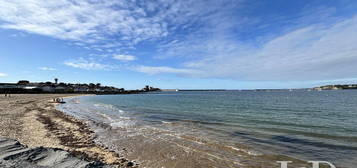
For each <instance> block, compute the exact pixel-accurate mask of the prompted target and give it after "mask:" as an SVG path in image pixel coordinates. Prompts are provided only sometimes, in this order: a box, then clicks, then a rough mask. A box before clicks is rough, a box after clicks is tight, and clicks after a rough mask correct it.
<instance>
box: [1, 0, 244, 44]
mask: <svg viewBox="0 0 357 168" xmlns="http://www.w3.org/2000/svg"><path fill="white" fill-rule="evenodd" d="M235 4H238V3H237V1H236V2H235V3H232V2H231V1H229V0H224V1H219V2H218V1H215V0H210V1H207V0H187V1H172V0H168V1H166V0H161V1H158V2H149V1H117V0H107V1H92V0H80V1H72V0H56V1H47V0H2V1H0V7H1V10H0V28H5V29H15V30H22V31H26V32H30V33H36V34H41V35H46V36H51V37H55V38H59V39H64V40H74V41H80V42H85V43H90V44H94V43H99V44H96V47H90V48H93V49H97V50H99V49H102V48H108V46H110V48H118V47H122V48H127V47H132V46H133V45H135V44H137V43H139V42H141V41H145V40H148V41H153V40H157V39H162V38H163V37H167V36H169V35H170V33H171V35H172V34H175V33H172V32H175V30H177V29H180V28H184V29H187V28H188V27H190V25H193V24H194V23H195V22H197V21H200V20H202V19H204V21H202V23H208V22H210V20H212V19H210V18H209V17H208V16H209V15H210V14H211V13H214V12H215V11H217V10H218V9H221V8H222V7H223V6H226V7H227V6H231V7H233V6H235ZM220 19H222V18H220ZM173 36H175V35H173Z"/></svg>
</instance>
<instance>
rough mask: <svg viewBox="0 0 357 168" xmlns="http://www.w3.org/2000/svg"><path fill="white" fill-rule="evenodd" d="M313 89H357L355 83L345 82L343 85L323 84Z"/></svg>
mask: <svg viewBox="0 0 357 168" xmlns="http://www.w3.org/2000/svg"><path fill="white" fill-rule="evenodd" d="M313 89H314V90H343V89H357V84H348V85H347V84H345V85H325V86H319V87H314V88H313Z"/></svg>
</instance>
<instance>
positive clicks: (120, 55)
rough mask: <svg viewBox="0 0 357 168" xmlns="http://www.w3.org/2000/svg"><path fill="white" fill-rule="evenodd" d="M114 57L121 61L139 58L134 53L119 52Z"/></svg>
mask: <svg viewBox="0 0 357 168" xmlns="http://www.w3.org/2000/svg"><path fill="white" fill-rule="evenodd" d="M113 58H114V59H116V60H119V61H134V60H136V59H137V58H136V57H135V56H133V55H125V54H117V55H114V56H113Z"/></svg>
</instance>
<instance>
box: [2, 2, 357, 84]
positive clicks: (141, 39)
mask: <svg viewBox="0 0 357 168" xmlns="http://www.w3.org/2000/svg"><path fill="white" fill-rule="evenodd" d="M0 9H1V10H0V44H1V45H0V62H1V66H0V82H16V81H18V80H21V79H28V80H30V81H49V80H52V79H53V78H55V77H57V78H59V79H60V81H62V82H71V83H77V82H85V83H89V82H95V83H97V82H100V83H102V84H104V85H114V86H117V87H124V88H127V89H136V88H141V87H143V86H144V85H146V84H150V85H153V86H156V87H160V88H191V89H195V88H196V89H197V88H225V89H253V88H304V87H313V86H318V85H323V84H334V83H357V71H356V67H357V45H356V44H357V1H355V0H339V1H336V0H299V1H296V0H295V1H293V0H257V1H255V0H181V1H175V0H157V1H151V0H128V1H119V0H106V1H101V0H78V1H73V0H56V1H46V0H2V1H0Z"/></svg>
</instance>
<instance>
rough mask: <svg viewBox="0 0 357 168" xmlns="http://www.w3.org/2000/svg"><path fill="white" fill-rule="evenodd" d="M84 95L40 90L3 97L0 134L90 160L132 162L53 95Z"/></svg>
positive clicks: (0, 108)
mask: <svg viewBox="0 0 357 168" xmlns="http://www.w3.org/2000/svg"><path fill="white" fill-rule="evenodd" d="M75 96H85V95H71V94H68V95H67V94H38V95H29V94H26V95H23V94H16V95H12V97H11V98H5V97H0V119H1V120H0V129H1V130H0V137H4V138H11V139H15V140H18V141H19V142H20V143H22V144H24V145H26V146H28V147H30V148H35V147H46V148H59V149H63V150H66V151H69V152H70V153H71V154H73V155H75V156H78V157H84V158H86V159H88V160H90V161H101V162H103V163H106V164H109V165H114V166H117V167H129V166H130V167H132V166H133V162H130V161H129V160H127V159H125V158H124V157H122V156H120V155H119V154H118V153H115V152H114V151H110V150H109V149H108V148H106V147H104V146H100V145H98V144H96V143H95V142H94V138H95V135H94V132H93V131H92V130H91V129H90V128H89V127H88V126H87V125H86V123H85V122H83V121H80V120H78V119H76V118H74V117H72V116H69V115H67V114H65V113H64V112H62V111H59V110H57V109H56V103H53V102H52V99H53V98H58V97H75Z"/></svg>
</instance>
